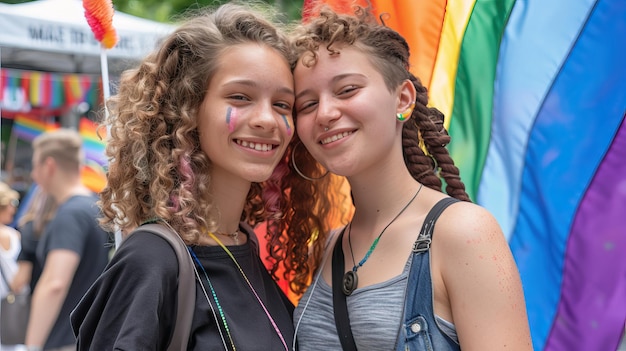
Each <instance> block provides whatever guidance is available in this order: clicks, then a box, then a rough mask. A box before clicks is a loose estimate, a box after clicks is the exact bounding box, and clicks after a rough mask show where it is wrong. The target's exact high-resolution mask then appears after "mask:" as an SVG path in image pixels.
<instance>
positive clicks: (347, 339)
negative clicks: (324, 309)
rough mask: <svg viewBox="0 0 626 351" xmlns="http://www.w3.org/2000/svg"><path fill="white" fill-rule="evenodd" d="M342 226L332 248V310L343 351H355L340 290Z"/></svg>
mask: <svg viewBox="0 0 626 351" xmlns="http://www.w3.org/2000/svg"><path fill="white" fill-rule="evenodd" d="M345 231H346V229H345V228H344V229H343V230H342V231H341V233H340V234H339V237H338V238H337V241H336V242H335V248H334V249H333V261H332V273H333V277H332V279H333V311H334V313H335V325H336V326H337V335H338V336H339V341H340V342H341V346H342V349H343V350H344V351H356V344H355V342H354V337H353V336H352V329H351V328H350V317H349V316H348V305H347V304H346V295H345V294H344V293H343V291H342V290H341V285H342V284H343V274H344V273H345V272H344V269H345V262H344V257H343V250H342V249H341V243H342V242H343V240H342V239H343V234H344V233H345Z"/></svg>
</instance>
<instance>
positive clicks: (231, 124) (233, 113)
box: [226, 107, 237, 132]
mask: <svg viewBox="0 0 626 351" xmlns="http://www.w3.org/2000/svg"><path fill="white" fill-rule="evenodd" d="M226 124H228V131H229V132H232V131H233V130H235V124H237V109H235V108H232V107H229V108H228V109H227V110H226Z"/></svg>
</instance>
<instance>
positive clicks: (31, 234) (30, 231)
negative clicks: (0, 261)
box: [17, 221, 42, 292]
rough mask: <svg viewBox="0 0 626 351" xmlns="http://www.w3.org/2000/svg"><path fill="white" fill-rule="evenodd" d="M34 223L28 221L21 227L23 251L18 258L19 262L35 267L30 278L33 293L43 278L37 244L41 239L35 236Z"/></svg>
mask: <svg viewBox="0 0 626 351" xmlns="http://www.w3.org/2000/svg"><path fill="white" fill-rule="evenodd" d="M33 227H34V223H33V221H28V222H26V223H24V225H23V226H21V227H19V231H20V234H21V235H22V237H21V243H22V250H21V251H20V254H19V255H18V256H17V260H18V261H27V262H30V263H31V264H32V265H33V271H32V274H31V276H30V291H31V292H33V291H34V290H35V285H36V284H37V281H38V280H39V277H40V276H41V271H42V267H41V263H40V262H39V261H37V255H36V252H37V243H39V238H37V237H36V236H35V229H34V228H33Z"/></svg>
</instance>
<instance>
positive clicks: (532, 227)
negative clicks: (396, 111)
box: [304, 0, 626, 351]
mask: <svg viewBox="0 0 626 351" xmlns="http://www.w3.org/2000/svg"><path fill="white" fill-rule="evenodd" d="M325 2H326V3H328V4H330V5H332V6H339V7H342V6H343V8H349V7H346V3H353V1H352V0H347V1H341V0H334V1H333V0H327V1H325ZM312 3H313V1H305V4H304V8H305V10H306V9H310V8H312ZM371 3H372V5H373V7H374V9H375V10H376V11H377V12H378V13H385V12H386V13H388V16H387V18H388V19H387V20H386V23H387V24H388V25H389V26H391V27H393V28H395V29H396V30H398V31H399V32H400V33H402V34H403V35H404V36H405V37H406V38H407V40H408V41H409V45H410V47H411V50H412V61H411V63H412V67H413V73H415V74H416V75H417V76H418V77H420V78H421V79H422V81H423V82H424V83H425V85H426V86H428V87H429V89H430V97H431V104H432V105H433V106H436V107H437V108H439V109H440V110H441V111H443V112H444V113H445V115H446V116H447V121H446V125H447V126H448V128H449V132H450V135H451V136H452V143H451V144H450V145H449V150H450V152H451V154H452V156H453V157H454V159H455V161H456V162H457V165H458V166H459V168H460V170H461V176H462V179H463V180H464V182H465V184H466V185H467V187H468V193H469V194H470V196H471V197H472V198H473V199H474V200H475V201H476V202H477V203H478V204H480V205H482V206H484V207H486V208H487V209H488V210H490V211H491V212H492V213H493V214H494V215H495V216H496V218H497V219H498V221H499V223H500V225H501V226H502V228H503V230H504V233H505V235H506V237H507V239H508V240H509V243H510V247H511V250H512V251H513V254H514V257H515V259H516V262H517V264H518V267H519V270H520V274H521V277H522V282H523V284H524V292H525V297H526V302H527V307H528V314H529V322H530V327H531V333H532V337H533V346H534V349H535V350H550V351H570V350H616V348H617V345H618V343H619V340H620V336H621V335H622V334H623V333H624V322H625V321H626V254H624V253H625V252H626V219H624V218H625V216H626V125H625V123H624V119H625V115H626V64H625V63H624V62H625V61H624V60H625V59H624V58H625V57H626V1H623V0H577V1H571V0H552V1H545V0H526V1H521V0H519V1H515V0H500V1H480V0H449V1H445V0H443V1H442V0H372V1H371ZM304 17H305V18H304V19H305V20H306V14H305V16H304ZM494 322H496V323H497V321H494Z"/></svg>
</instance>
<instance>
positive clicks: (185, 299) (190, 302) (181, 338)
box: [135, 223, 196, 351]
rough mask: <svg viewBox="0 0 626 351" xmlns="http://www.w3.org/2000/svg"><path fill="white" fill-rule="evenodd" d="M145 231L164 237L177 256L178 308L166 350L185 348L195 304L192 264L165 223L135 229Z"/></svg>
mask: <svg viewBox="0 0 626 351" xmlns="http://www.w3.org/2000/svg"><path fill="white" fill-rule="evenodd" d="M137 230H141V231H147V232H150V233H153V234H156V235H158V236H160V237H162V238H163V239H165V240H166V241H167V242H168V243H169V244H170V246H172V249H174V251H175V252H176V257H177V258H178V302H177V304H178V310H177V312H176V324H175V325H174V331H173V333H172V339H171V340H170V344H169V346H168V348H167V350H168V351H170V350H171V351H175V350H186V349H187V342H188V341H189V334H190V333H191V322H192V321H193V313H194V310H195V306H196V279H195V277H194V264H193V261H192V259H191V256H190V254H189V250H188V249H187V245H185V242H184V241H183V239H182V238H181V237H180V236H179V235H178V234H177V233H176V232H175V231H174V230H173V229H171V228H170V227H168V226H167V225H160V224H156V223H153V224H144V225H142V226H140V227H138V228H137V229H135V231H137Z"/></svg>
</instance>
